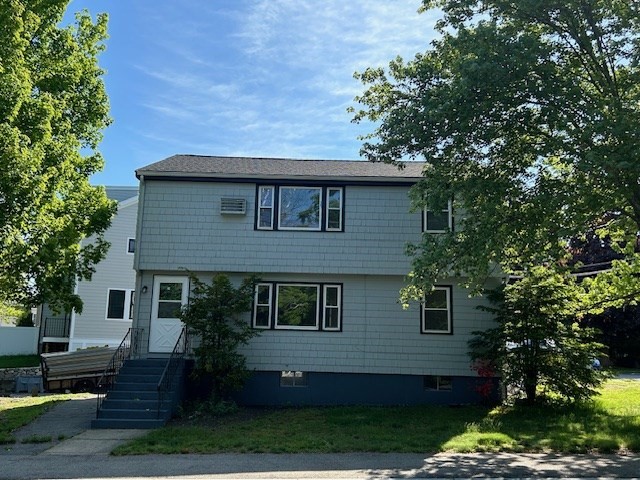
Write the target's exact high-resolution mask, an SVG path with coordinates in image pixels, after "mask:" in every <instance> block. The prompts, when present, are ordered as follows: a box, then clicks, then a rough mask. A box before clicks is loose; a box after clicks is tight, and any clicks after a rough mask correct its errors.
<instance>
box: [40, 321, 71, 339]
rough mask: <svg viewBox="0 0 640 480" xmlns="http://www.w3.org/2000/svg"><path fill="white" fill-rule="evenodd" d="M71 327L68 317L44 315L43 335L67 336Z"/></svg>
mask: <svg viewBox="0 0 640 480" xmlns="http://www.w3.org/2000/svg"><path fill="white" fill-rule="evenodd" d="M70 328H71V318H69V317H45V319H44V328H43V333H42V336H43V337H53V338H68V337H69V332H70Z"/></svg>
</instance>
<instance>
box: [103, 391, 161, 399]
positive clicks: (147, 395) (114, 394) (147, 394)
mask: <svg viewBox="0 0 640 480" xmlns="http://www.w3.org/2000/svg"><path fill="white" fill-rule="evenodd" d="M108 398H109V399H113V400H130V401H138V400H157V399H158V392H157V391H156V390H146V391H140V390H111V391H110V392H109V395H108ZM105 402H106V400H105Z"/></svg>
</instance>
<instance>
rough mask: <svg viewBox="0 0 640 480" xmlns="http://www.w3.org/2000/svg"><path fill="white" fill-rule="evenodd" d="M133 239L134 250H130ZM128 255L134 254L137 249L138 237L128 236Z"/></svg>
mask: <svg viewBox="0 0 640 480" xmlns="http://www.w3.org/2000/svg"><path fill="white" fill-rule="evenodd" d="M131 240H133V252H130V251H129V245H130V244H131ZM126 249H127V255H133V254H134V253H135V251H136V239H135V238H134V237H127V245H126Z"/></svg>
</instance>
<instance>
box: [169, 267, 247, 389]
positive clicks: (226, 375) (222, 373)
mask: <svg viewBox="0 0 640 480" xmlns="http://www.w3.org/2000/svg"><path fill="white" fill-rule="evenodd" d="M191 284H192V290H191V296H190V298H189V304H188V305H187V306H185V307H184V308H183V309H182V311H181V313H180V319H181V320H182V321H183V322H184V324H185V325H187V327H188V328H189V332H190V333H191V334H193V335H195V337H196V339H197V340H196V344H197V346H196V347H195V348H194V353H195V356H196V367H195V371H194V372H195V374H196V375H198V376H200V377H204V378H207V379H211V380H212V385H211V387H212V395H213V399H214V400H215V401H221V400H225V399H226V397H227V396H228V395H229V393H231V392H233V391H234V390H237V389H238V388H240V387H241V386H242V384H243V383H244V381H245V380H246V379H247V377H248V376H249V374H250V372H249V371H248V370H247V368H246V361H245V358H244V356H243V355H242V354H241V353H240V352H238V347H240V346H241V345H246V344H247V343H248V342H249V340H250V339H251V338H252V337H254V336H256V335H257V334H258V331H257V330H254V329H253V328H251V325H250V324H249V323H248V322H247V320H246V318H243V314H244V313H246V312H249V311H251V305H252V301H253V295H254V292H255V285H256V279H255V278H253V277H250V278H246V279H244V280H243V281H242V284H241V285H240V286H239V287H238V288H236V287H234V286H233V285H232V284H231V281H230V280H229V277H227V276H226V275H224V274H217V275H215V276H214V277H213V279H212V281H211V284H206V283H204V282H202V281H201V280H199V279H198V278H197V277H195V276H194V275H191Z"/></svg>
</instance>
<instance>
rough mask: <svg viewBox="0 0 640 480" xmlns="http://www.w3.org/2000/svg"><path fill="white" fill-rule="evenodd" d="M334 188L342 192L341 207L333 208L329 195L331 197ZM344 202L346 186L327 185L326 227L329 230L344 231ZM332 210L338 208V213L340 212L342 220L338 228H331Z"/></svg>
mask: <svg viewBox="0 0 640 480" xmlns="http://www.w3.org/2000/svg"><path fill="white" fill-rule="evenodd" d="M332 190H337V191H339V192H340V207H338V208H331V206H330V205H331V202H330V201H329V197H330V192H331V191H332ZM343 202H344V188H342V187H327V212H326V215H325V229H326V231H327V232H341V231H342V222H343V212H344V207H343ZM331 210H338V213H339V214H340V222H339V224H338V227H337V228H331V227H329V211H331Z"/></svg>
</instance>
